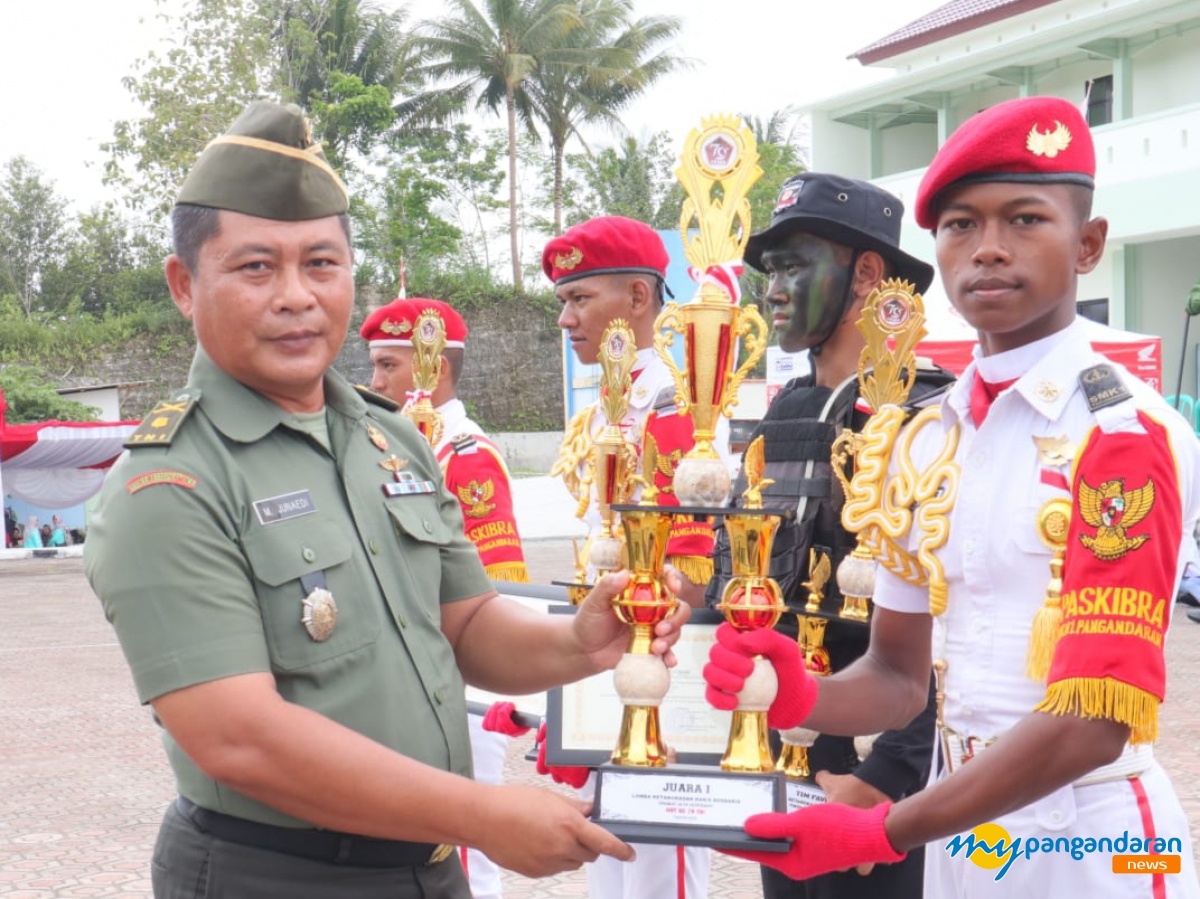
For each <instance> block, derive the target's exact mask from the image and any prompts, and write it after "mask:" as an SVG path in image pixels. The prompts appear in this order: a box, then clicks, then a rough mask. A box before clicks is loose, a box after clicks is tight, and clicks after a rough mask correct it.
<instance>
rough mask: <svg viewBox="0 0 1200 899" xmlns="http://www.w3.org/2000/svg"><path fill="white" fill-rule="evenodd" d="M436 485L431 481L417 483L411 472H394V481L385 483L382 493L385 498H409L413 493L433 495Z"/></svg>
mask: <svg viewBox="0 0 1200 899" xmlns="http://www.w3.org/2000/svg"><path fill="white" fill-rule="evenodd" d="M436 491H437V485H436V484H434V483H433V481H418V480H417V479H416V478H415V477H413V473H412V472H411V471H398V472H396V480H394V481H385V482H384V484H383V492H384V493H385V494H386V495H387V496H410V495H412V494H414V493H434V492H436Z"/></svg>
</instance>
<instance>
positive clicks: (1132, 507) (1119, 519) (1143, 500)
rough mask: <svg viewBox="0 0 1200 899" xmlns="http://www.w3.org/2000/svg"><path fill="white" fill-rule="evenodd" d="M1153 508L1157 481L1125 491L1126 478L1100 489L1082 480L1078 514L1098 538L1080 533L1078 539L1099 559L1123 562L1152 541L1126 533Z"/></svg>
mask: <svg viewBox="0 0 1200 899" xmlns="http://www.w3.org/2000/svg"><path fill="white" fill-rule="evenodd" d="M1153 508H1154V481H1153V480H1152V479H1150V478H1147V479H1146V483H1145V484H1144V485H1142V486H1141V487H1138V488H1137V489H1136V490H1126V489H1125V479H1124V478H1117V479H1115V480H1112V481H1105V482H1104V483H1103V484H1101V485H1100V486H1099V487H1098V488H1097V487H1092V486H1091V485H1089V484H1088V483H1087V482H1086V481H1084V480H1082V479H1080V481H1079V514H1080V515H1081V516H1083V520H1084V521H1086V522H1087V523H1088V524H1090V525H1091V526H1092V527H1094V528H1095V529H1096V536H1095V537H1091V536H1088V535H1087V534H1081V535H1080V537H1079V539H1080V541H1081V542H1082V543H1083V545H1084V546H1086V547H1087V548H1088V549H1090V550H1091V551H1092V552H1093V553H1095V554H1096V558H1097V559H1101V560H1102V561H1112V560H1114V559H1120V558H1121V557H1122V556H1124V555H1125V554H1126V553H1127V552H1132V551H1133V550H1135V549H1137V548H1138V547H1139V546H1141V545H1142V544H1143V543H1145V542H1146V541H1147V540H1149V539H1150V535H1149V534H1139V535H1138V536H1136V537H1128V536H1126V534H1125V532H1126V530H1127V529H1128V528H1131V527H1133V526H1134V525H1136V524H1137V523H1138V522H1140V521H1141V520H1142V519H1143V518H1145V517H1146V516H1147V515H1149V514H1150V510H1151V509H1153Z"/></svg>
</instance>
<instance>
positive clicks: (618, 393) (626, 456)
mask: <svg viewBox="0 0 1200 899" xmlns="http://www.w3.org/2000/svg"><path fill="white" fill-rule="evenodd" d="M636 361H637V343H636V341H635V340H634V336H633V331H632V329H630V327H629V323H628V322H626V321H623V320H622V319H615V320H614V321H613V322H612V323H611V324H610V325H609V326H608V328H606V329H605V331H604V334H603V336H601V338H600V369H601V375H600V407H601V409H602V410H603V412H604V420H605V423H604V428H603V430H601V432H600V435H599V436H598V437H597V438H596V440H595V442H594V443H593V445H592V458H591V462H590V463H589V466H588V474H587V475H586V476H585V480H590V481H591V482H592V485H593V486H594V487H595V490H596V500H597V507H598V509H599V511H600V533H599V534H598V535H597V536H596V538H595V539H594V540H593V541H592V545H591V548H590V550H589V552H588V562H589V564H591V565H592V567H593V568H595V569H596V573H597V575H599V574H602V573H604V572H606V571H616V570H618V569H619V568H621V567H622V563H621V549H622V543H621V537H620V531H619V530H618V529H617V519H616V513H615V512H614V511H613V508H612V507H613V506H614V505H620V504H621V503H623V502H624V501H625V500H626V499H628V497H629V494H630V492H631V489H632V486H633V485H632V483H631V479H630V474H631V473H632V471H633V469H634V466H635V465H636V464H637V450H636V449H635V448H634V446H633V444H632V443H630V442H629V441H628V440H627V439H626V437H625V431H624V430H623V429H622V428H621V421H622V419H624V418H625V414H626V413H627V412H628V411H629V387H630V385H631V384H632V383H633V377H632V374H631V373H632V371H633V366H634V363H635V362H636Z"/></svg>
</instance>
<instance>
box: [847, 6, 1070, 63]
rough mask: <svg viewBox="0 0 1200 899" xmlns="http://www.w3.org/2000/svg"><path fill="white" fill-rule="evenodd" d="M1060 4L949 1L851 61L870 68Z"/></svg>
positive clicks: (876, 43) (854, 55)
mask: <svg viewBox="0 0 1200 899" xmlns="http://www.w3.org/2000/svg"><path fill="white" fill-rule="evenodd" d="M1057 2H1058V0H950V2H949V3H945V4H943V5H942V6H939V7H938V8H937V9H935V10H933V12H929V13H926V14H925V15H923V16H921V18H919V19H917V20H915V21H913V22H909V23H908V24H907V25H905V26H904V27H903V28H899V29H897V30H896V31H893V32H892V33H891V34H889V35H887V36H886V37H882V38H880V39H879V40H877V41H875V42H874V43H873V44H869V45H868V46H866V47H863V48H862V49H861V50H859V51H857V52H855V53H851V54H850V57H849V58H850V59H857V60H858V61H859V62H861V63H862V64H863V65H871V64H872V63H875V62H879V61H881V60H884V59H890V58H891V57H893V56H898V55H900V54H901V53H905V52H907V51H909V50H915V49H917V48H918V47H925V46H928V45H929V44H932V43H935V42H936V41H940V40H943V39H945V38H948V37H954V36H955V35H957V34H963V33H964V32H967V31H971V30H973V29H975V28H981V27H983V26H984V25H990V24H992V23H993V22H1000V21H1003V20H1004V19H1010V18H1012V17H1013V16H1017V15H1020V14H1021V13H1024V12H1029V11H1030V10H1034V9H1038V8H1040V7H1042V6H1049V5H1050V4H1051V3H1057Z"/></svg>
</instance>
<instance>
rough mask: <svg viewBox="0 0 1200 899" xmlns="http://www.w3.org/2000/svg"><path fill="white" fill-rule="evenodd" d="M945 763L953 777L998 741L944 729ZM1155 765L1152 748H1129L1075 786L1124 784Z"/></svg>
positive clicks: (943, 753) (942, 734)
mask: <svg viewBox="0 0 1200 899" xmlns="http://www.w3.org/2000/svg"><path fill="white" fill-rule="evenodd" d="M939 730H940V732H941V733H940V736H941V744H942V760H943V762H944V763H945V765H946V771H947V772H949V773H950V774H953V773H954V772H955V771H957V770H958V769H959V768H961V767H962V766H963V765H965V764H966V763H967V762H969V761H970V760H971V759H973V758H974V757H975V756H977V755H979V753H981V752H983V750H985V749H987V748H988V747H989V746H991V745H992V744H993V743H995V742H996V738H995V737H976V736H971V735H967V734H961V733H959V732H958V731H956V730H955V729H954V728H952V727H945V726H943V727H941V728H939ZM1153 764H1154V747H1153V746H1146V745H1141V746H1130V745H1129V744H1128V743H1126V744H1125V749H1124V751H1123V752H1122V753H1121V755H1120V757H1119V758H1118V759H1117V760H1116V761H1115V762H1111V763H1109V764H1107V765H1103V766H1101V767H1099V768H1096V769H1095V770H1093V771H1089V772H1088V773H1087V774H1085V775H1084V776H1083V777H1081V778H1079V779H1078V780H1077V781H1075V783H1074V784H1073V785H1074V786H1076V787H1090V786H1092V785H1094V784H1101V783H1109V782H1110V781H1114V780H1125V779H1127V778H1131V777H1137V776H1138V775H1139V774H1142V773H1144V772H1145V771H1146V770H1147V769H1148V768H1149V767H1150V766H1151V765H1153Z"/></svg>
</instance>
